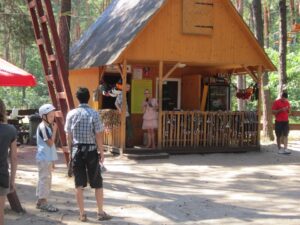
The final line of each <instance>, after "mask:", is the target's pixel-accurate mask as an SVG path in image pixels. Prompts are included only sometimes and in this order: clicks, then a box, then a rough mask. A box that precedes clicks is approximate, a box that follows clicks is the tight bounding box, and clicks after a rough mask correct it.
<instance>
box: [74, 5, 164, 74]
mask: <svg viewBox="0 0 300 225" xmlns="http://www.w3.org/2000/svg"><path fill="white" fill-rule="evenodd" d="M164 2H166V0H130V1H129V0H114V1H113V2H112V3H111V4H110V6H109V7H108V8H107V9H106V10H105V11H104V13H103V14H102V15H101V16H100V17H99V18H98V19H97V21H96V22H95V23H93V24H92V25H91V26H90V27H89V28H88V30H87V31H86V32H85V33H84V34H83V36H82V37H81V38H80V39H79V41H78V42H76V43H75V44H74V45H73V47H72V48H71V52H70V69H78V68H91V67H97V66H102V65H110V64H112V63H113V62H114V61H115V60H116V59H117V58H118V57H119V56H120V54H121V53H122V52H123V50H124V49H125V48H126V47H127V46H128V45H129V44H130V42H131V41H132V40H133V39H134V38H135V36H136V35H137V34H138V33H139V32H140V31H141V29H142V28H143V27H144V26H145V25H146V24H147V22H148V21H149V20H150V19H151V17H152V16H153V15H154V14H155V13H156V12H157V11H158V10H159V9H160V8H161V6H162V5H163V4H164Z"/></svg>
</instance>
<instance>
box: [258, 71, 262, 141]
mask: <svg viewBox="0 0 300 225" xmlns="http://www.w3.org/2000/svg"><path fill="white" fill-rule="evenodd" d="M257 76H258V82H257V84H258V101H257V113H258V130H257V141H258V143H257V144H258V145H260V131H261V115H262V112H261V102H262V101H261V99H262V66H259V67H258V71H257Z"/></svg>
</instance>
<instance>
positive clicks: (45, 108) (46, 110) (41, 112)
mask: <svg viewBox="0 0 300 225" xmlns="http://www.w3.org/2000/svg"><path fill="white" fill-rule="evenodd" d="M54 110H55V107H54V106H53V105H51V104H44V105H42V106H41V107H40V108H39V115H40V117H42V116H43V115H47V114H48V113H49V112H52V111H54Z"/></svg>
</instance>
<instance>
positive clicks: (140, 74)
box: [132, 67, 143, 80]
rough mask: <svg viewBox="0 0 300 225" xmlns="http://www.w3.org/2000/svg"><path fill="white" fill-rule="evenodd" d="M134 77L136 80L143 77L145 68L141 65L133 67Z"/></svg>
mask: <svg viewBox="0 0 300 225" xmlns="http://www.w3.org/2000/svg"><path fill="white" fill-rule="evenodd" d="M132 79H134V80H141V79H143V68H141V67H135V68H133V73H132Z"/></svg>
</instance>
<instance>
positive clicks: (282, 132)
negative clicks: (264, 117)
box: [275, 121, 290, 137]
mask: <svg viewBox="0 0 300 225" xmlns="http://www.w3.org/2000/svg"><path fill="white" fill-rule="evenodd" d="M289 131H290V129H289V121H275V134H276V137H281V136H284V137H287V136H288V135H289Z"/></svg>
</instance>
